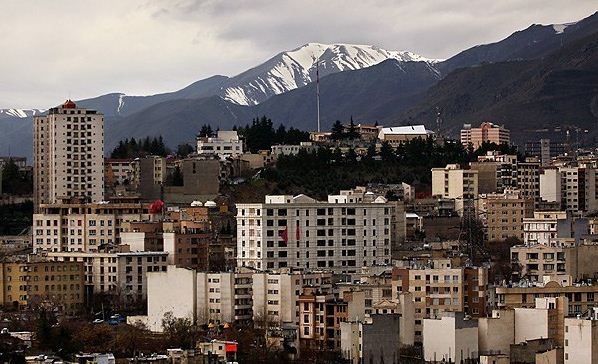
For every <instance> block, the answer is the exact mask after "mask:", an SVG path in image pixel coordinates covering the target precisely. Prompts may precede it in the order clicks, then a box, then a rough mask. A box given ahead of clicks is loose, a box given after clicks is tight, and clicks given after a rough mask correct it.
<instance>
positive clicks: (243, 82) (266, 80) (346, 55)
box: [221, 43, 437, 105]
mask: <svg viewBox="0 0 598 364" xmlns="http://www.w3.org/2000/svg"><path fill="white" fill-rule="evenodd" d="M387 59H396V60H397V61H399V62H426V63H428V64H429V65H430V66H431V68H434V67H433V65H434V63H436V62H437V60H434V59H429V58H425V57H422V56H420V55H418V54H415V53H412V52H406V51H388V50H385V49H382V48H378V47H374V46H370V45H355V44H322V43H308V44H305V45H303V46H301V47H299V48H296V49H293V50H291V51H287V52H282V53H279V54H278V55H276V56H274V57H273V58H271V59H269V60H268V61H266V62H264V63H263V64H261V65H259V66H257V67H255V68H252V69H250V70H248V71H245V72H243V73H241V74H239V75H237V76H235V77H232V78H231V79H230V80H229V82H228V83H227V85H225V86H224V87H223V88H222V92H221V96H222V97H223V98H224V99H225V100H227V101H230V102H233V103H236V104H239V105H256V104H259V103H260V102H262V101H265V100H267V99H268V98H270V97H271V96H274V95H278V94H281V93H284V92H287V91H290V90H293V89H296V88H299V87H302V86H305V85H307V84H308V83H311V82H314V81H315V80H316V78H317V77H316V73H319V76H320V77H323V76H326V75H328V74H331V73H336V72H342V71H349V70H356V69H361V68H365V67H370V66H373V65H376V64H378V63H380V62H382V61H385V60H387Z"/></svg>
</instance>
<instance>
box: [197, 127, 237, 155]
mask: <svg viewBox="0 0 598 364" xmlns="http://www.w3.org/2000/svg"><path fill="white" fill-rule="evenodd" d="M197 154H198V155H217V156H218V157H220V158H226V157H229V156H232V155H240V154H243V140H241V139H240V138H239V135H238V134H237V132H236V131H234V130H232V131H224V130H219V131H218V135H217V136H216V137H199V136H198V137H197Z"/></svg>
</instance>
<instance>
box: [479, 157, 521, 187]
mask: <svg viewBox="0 0 598 364" xmlns="http://www.w3.org/2000/svg"><path fill="white" fill-rule="evenodd" d="M469 166H470V169H472V170H476V171H478V192H479V193H495V192H503V191H504V190H505V189H509V188H514V187H517V156H516V155H506V154H501V153H500V152H496V151H490V152H488V153H486V155H482V156H479V157H478V160H477V161H476V162H471V163H470V164H469Z"/></svg>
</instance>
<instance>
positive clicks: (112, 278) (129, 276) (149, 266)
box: [47, 252, 168, 302]
mask: <svg viewBox="0 0 598 364" xmlns="http://www.w3.org/2000/svg"><path fill="white" fill-rule="evenodd" d="M167 256H168V253H165V252H122V253H108V252H93V253H86V252H49V253H47V257H48V259H49V260H52V261H57V262H81V263H82V264H83V265H84V269H85V288H86V290H85V295H86V297H89V296H90V295H92V294H98V293H104V294H111V295H117V296H119V297H120V298H121V299H122V300H123V301H125V302H135V301H141V300H143V299H145V298H146V297H147V276H146V274H147V273H148V272H164V271H166V267H167V265H168V262H167Z"/></svg>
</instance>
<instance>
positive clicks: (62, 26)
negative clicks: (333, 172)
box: [0, 0, 598, 109]
mask: <svg viewBox="0 0 598 364" xmlns="http://www.w3.org/2000/svg"><path fill="white" fill-rule="evenodd" d="M597 10H598V6H597V4H596V2H595V0H569V1H566V2H565V1H562V0H559V1H553V0H525V1H521V0H500V1H496V0H492V1H487V0H436V1H431V0H413V1H404V0H388V1H387V0H359V1H357V0H352V1H339V0H326V1H322V0H320V1H318V0H314V1H312V0H295V1H292V0H289V1H287V0H271V1H265V0H251V1H249V0H229V1H217V0H171V1H160V0H101V1H92V0H69V1H67V0H52V1H44V0H40V1H35V0H0V14H2V20H1V21H0V50H2V51H1V52H0V108H42V109H45V108H48V107H51V106H54V105H57V104H60V103H61V102H62V101H63V100H64V99H66V98H72V99H83V98H88V97H94V96H98V95H102V94H106V93H109V92H123V93H126V94H128V95H148V94H155V93H161V92H167V91H174V90H177V89H180V88H182V87H184V86H186V85H188V84H190V83H192V82H194V81H197V80H199V79H202V78H206V77H209V76H212V75H215V74H222V75H227V76H234V75H236V74H238V73H241V72H242V71H244V70H246V69H248V68H251V67H253V66H256V65H258V64H259V63H262V62H263V61H265V60H267V59H268V58H270V57H272V56H273V55H275V54H277V53H279V52H281V51H284V50H290V49H293V48H297V47H298V46H300V45H302V44H305V43H308V42H321V43H353V44H371V45H375V46H378V47H381V48H385V49H388V50H408V51H412V52H415V53H418V54H420V55H423V56H425V57H429V58H442V59H444V58H448V57H451V56H452V55H454V54H456V53H458V52H459V51H461V50H464V49H466V48H469V47H471V46H474V45H477V44H484V43H491V42H495V41H498V40H500V39H502V38H505V37H506V36H508V35H509V34H511V33H512V32H514V31H516V30H520V29H524V28H527V27H528V26H529V25H531V24H534V23H536V24H552V23H557V24H558V23H566V22H572V21H576V20H579V19H582V18H584V17H586V16H589V15H591V14H592V13H594V12H595V11H597Z"/></svg>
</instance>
